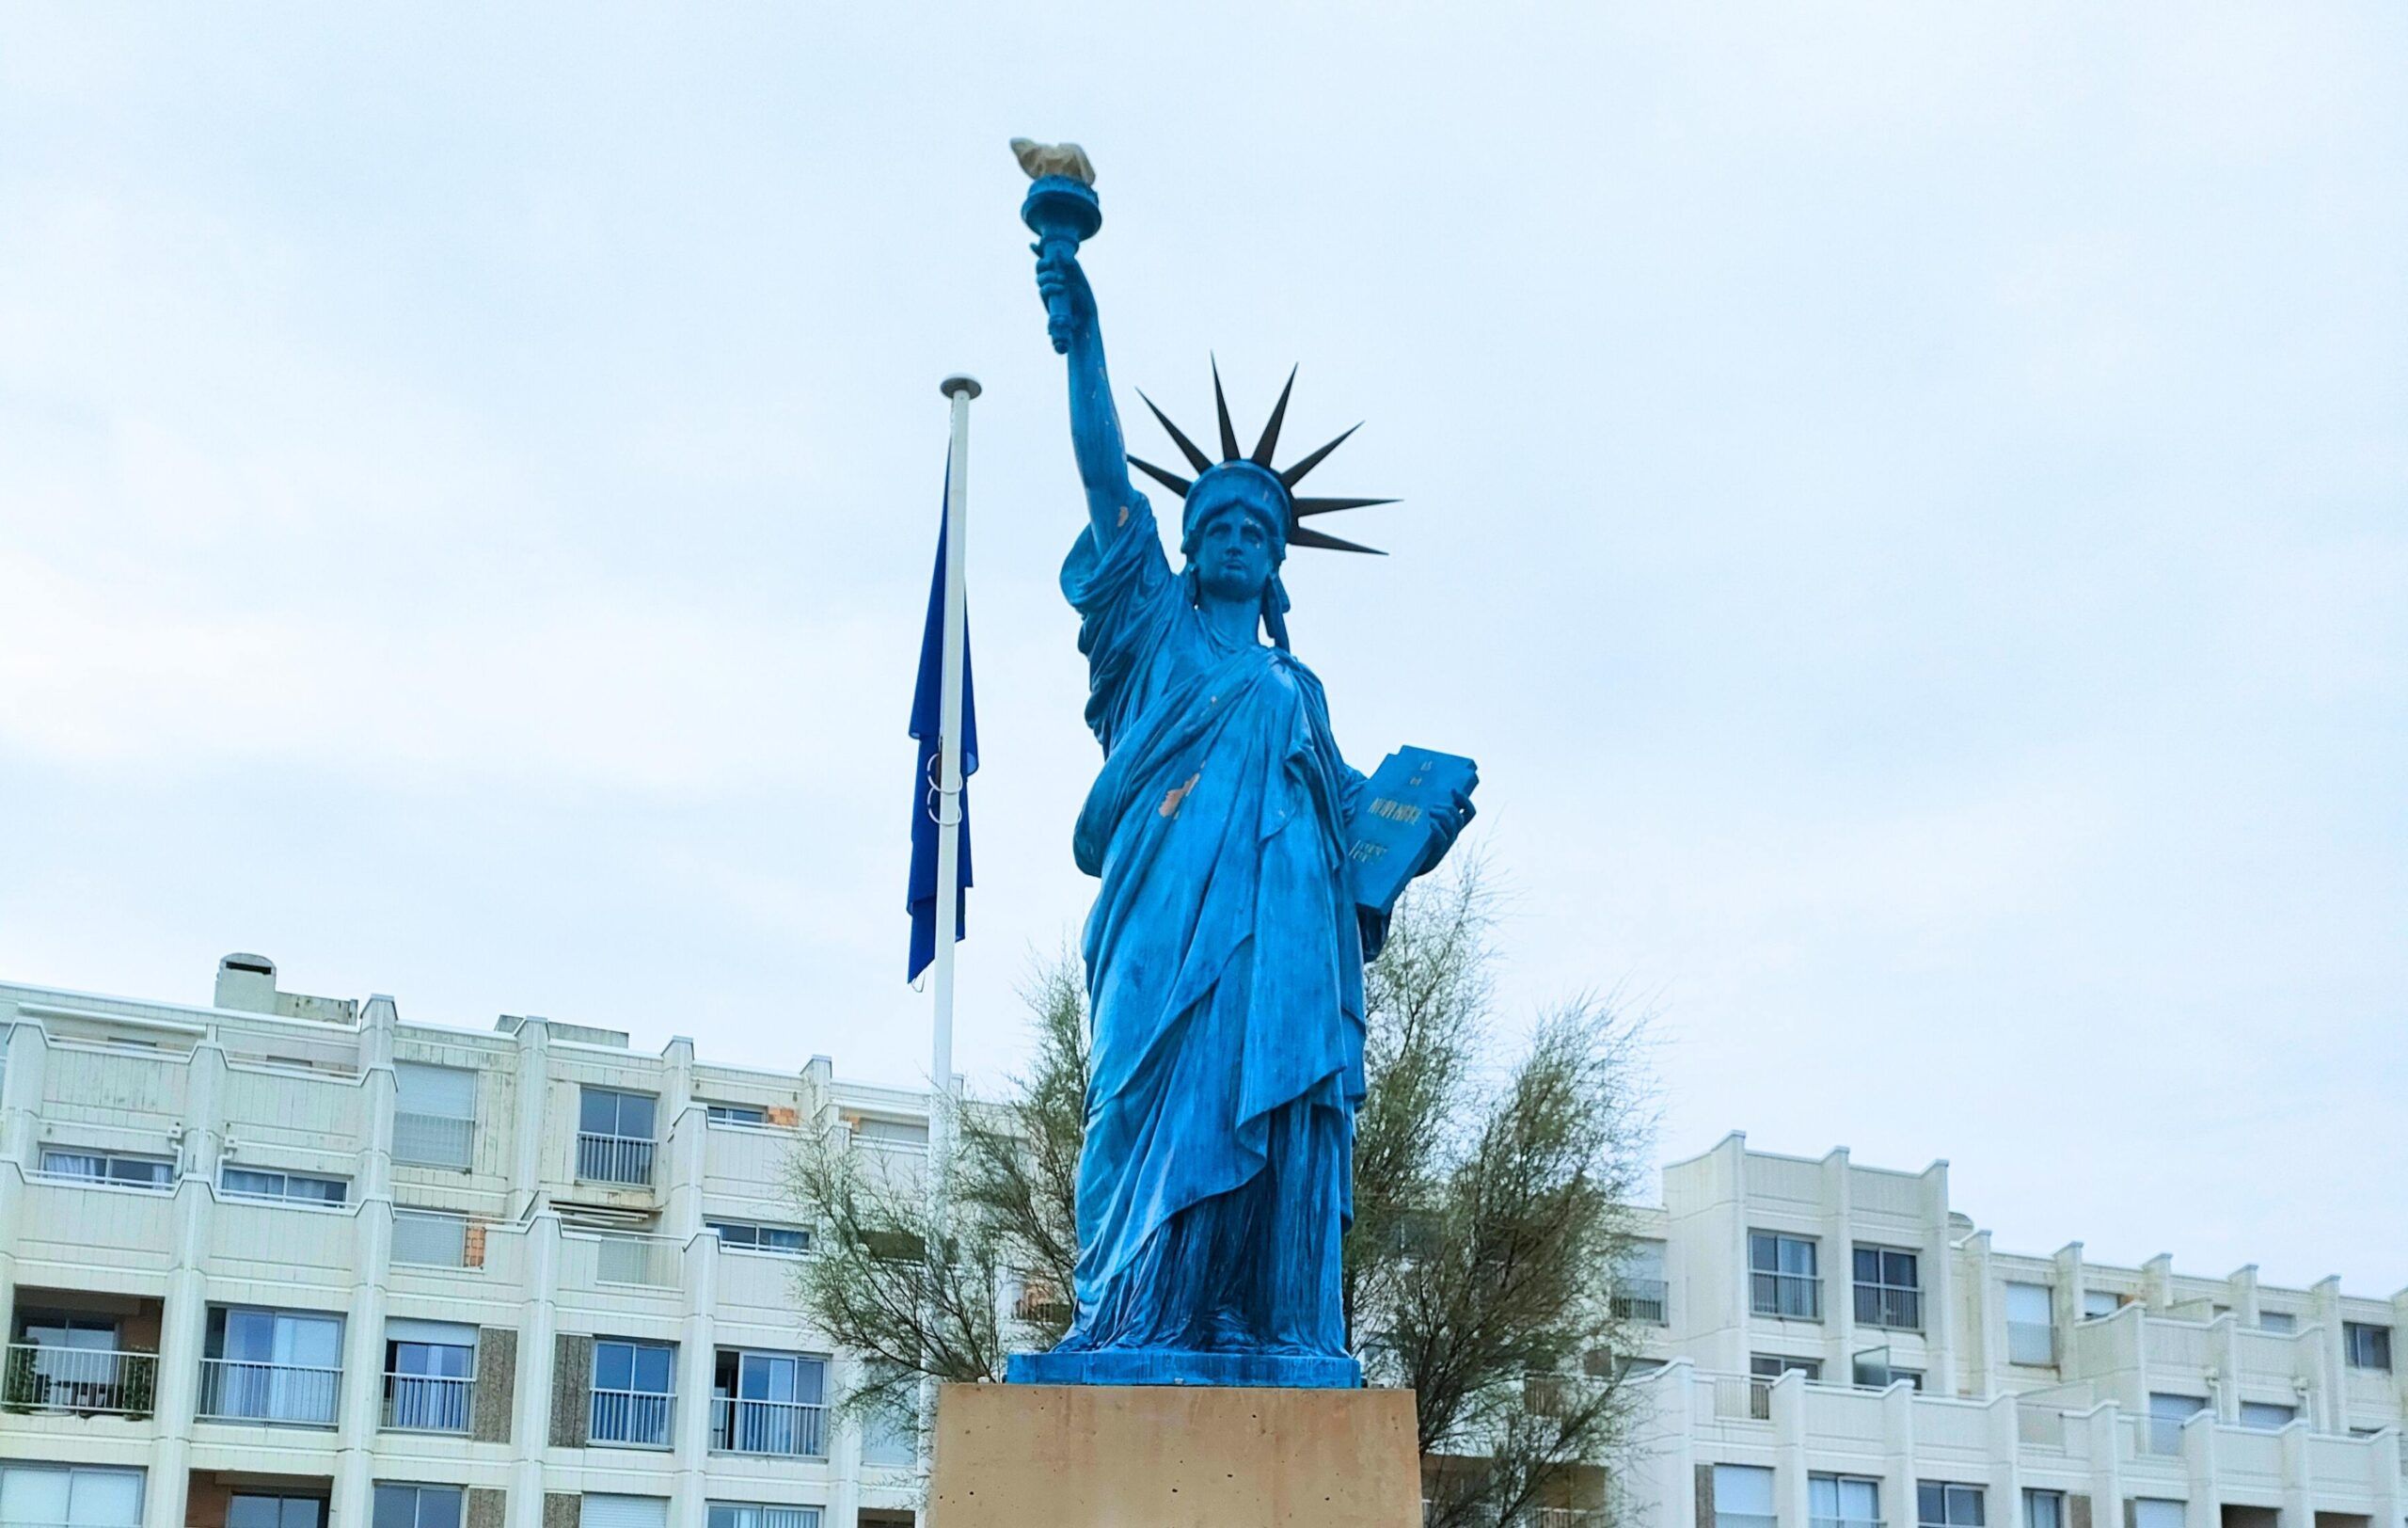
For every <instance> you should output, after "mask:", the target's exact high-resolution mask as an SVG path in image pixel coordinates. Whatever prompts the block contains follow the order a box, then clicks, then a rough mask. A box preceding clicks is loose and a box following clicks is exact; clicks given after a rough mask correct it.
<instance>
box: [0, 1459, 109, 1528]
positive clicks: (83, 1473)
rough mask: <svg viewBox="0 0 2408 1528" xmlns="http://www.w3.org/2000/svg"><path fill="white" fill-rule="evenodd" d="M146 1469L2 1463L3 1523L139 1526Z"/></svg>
mask: <svg viewBox="0 0 2408 1528" xmlns="http://www.w3.org/2000/svg"><path fill="white" fill-rule="evenodd" d="M141 1520H142V1472H141V1471H139V1470H93V1469H86V1468H82V1467H73V1468H71V1467H69V1466H66V1465H57V1464H20V1463H18V1462H17V1461H15V1460H13V1459H11V1460H9V1461H8V1462H7V1463H4V1464H0V1522H11V1523H18V1522H24V1523H36V1522H38V1523H56V1524H61V1525H63V1528H135V1525H136V1524H137V1523H139V1522H141Z"/></svg>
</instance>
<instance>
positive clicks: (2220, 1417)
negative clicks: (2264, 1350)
mask: <svg viewBox="0 0 2408 1528" xmlns="http://www.w3.org/2000/svg"><path fill="white" fill-rule="evenodd" d="M2250 1294H2251V1296H2252V1303H2255V1296H2256V1294H2257V1291H2256V1290H2255V1289H2254V1288H2253V1289H2252V1290H2251V1291H2250ZM2253 1325H2254V1323H2253ZM2208 1345H2209V1346H2210V1348H2212V1349H2214V1351H2215V1355H2216V1366H2215V1374H2214V1375H2213V1376H2212V1377H2210V1379H2209V1380H2208V1409H2209V1410H2210V1411H2211V1412H2213V1413H2214V1414H2215V1419H2216V1420H2217V1421H2218V1422H2221V1423H2223V1424H2224V1425H2226V1426H2239V1425H2241V1322H2240V1319H2239V1318H2238V1316H2236V1314H2235V1313H2233V1312H2231V1311H2226V1313H2224V1314H2222V1315H2220V1316H2218V1317H2216V1318H2215V1319H2214V1320H2213V1321H2210V1322H2209V1323H2208Z"/></svg>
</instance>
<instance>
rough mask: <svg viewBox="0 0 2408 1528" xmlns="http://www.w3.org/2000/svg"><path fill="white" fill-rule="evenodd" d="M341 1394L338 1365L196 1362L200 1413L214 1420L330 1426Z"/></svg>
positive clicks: (340, 1372)
mask: <svg viewBox="0 0 2408 1528" xmlns="http://www.w3.org/2000/svg"><path fill="white" fill-rule="evenodd" d="M341 1392H342V1371H341V1369H316V1368H309V1367H306V1366H304V1365H302V1364H297V1363H255V1362H251V1361H245V1360H237V1359H203V1360H201V1361H200V1406H199V1415H201V1416H202V1417H205V1418H209V1419H211V1420H213V1421H218V1422H273V1423H280V1424H285V1425H293V1426H302V1427H331V1426H333V1425H335V1403H336V1401H337V1399H338V1398H339V1397H340V1395H341Z"/></svg>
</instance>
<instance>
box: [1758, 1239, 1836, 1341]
mask: <svg viewBox="0 0 2408 1528" xmlns="http://www.w3.org/2000/svg"><path fill="white" fill-rule="evenodd" d="M1748 1291H1749V1295H1748V1298H1749V1306H1750V1308H1751V1310H1753V1311H1754V1312H1755V1313H1756V1314H1758V1315H1772V1316H1781V1317H1783V1318H1785V1319H1788V1320H1792V1321H1820V1320H1822V1319H1823V1281H1822V1280H1821V1279H1820V1278H1819V1277H1817V1276H1816V1274H1815V1271H1814V1238H1813V1237H1811V1236H1784V1235H1782V1234H1780V1233H1778V1232H1772V1231H1751V1232H1749V1233H1748Z"/></svg>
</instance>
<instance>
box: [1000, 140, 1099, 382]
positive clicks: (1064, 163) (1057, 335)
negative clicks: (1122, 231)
mask: <svg viewBox="0 0 2408 1528" xmlns="http://www.w3.org/2000/svg"><path fill="white" fill-rule="evenodd" d="M1012 155H1013V157H1015V158H1017V159H1018V160H1019V161H1020V167H1021V168H1022V169H1024V170H1026V171H1027V172H1028V177H1029V180H1030V181H1031V184H1030V186H1029V188H1028V197H1027V199H1026V200H1024V201H1022V203H1021V204H1020V220H1021V221H1022V222H1023V223H1026V224H1027V225H1028V231H1030V232H1031V233H1034V234H1036V235H1037V246H1038V253H1039V254H1052V253H1053V252H1054V250H1055V249H1056V248H1059V247H1063V246H1065V245H1067V246H1068V247H1069V249H1070V250H1071V251H1072V252H1073V253H1075V252H1077V250H1078V247H1079V246H1080V245H1082V244H1084V243H1085V242H1086V241H1087V240H1088V239H1091V238H1093V237H1095V231H1096V230H1098V229H1100V228H1101V227H1103V204H1102V203H1101V202H1100V201H1098V200H1097V199H1096V195H1095V167H1094V166H1093V165H1091V164H1089V163H1088V162H1087V154H1086V151H1085V150H1084V149H1082V148H1080V147H1079V146H1078V145H1077V144H1075V143H1038V142H1035V141H1033V140H1031V139H1028V138H1014V139H1012ZM1045 318H1046V325H1045V328H1046V332H1047V333H1048V334H1050V335H1052V336H1053V339H1054V351H1055V352H1056V353H1057V354H1062V355H1068V354H1069V349H1070V299H1069V295H1068V294H1055V295H1054V296H1052V297H1050V298H1048V299H1047V300H1046V303H1045Z"/></svg>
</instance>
